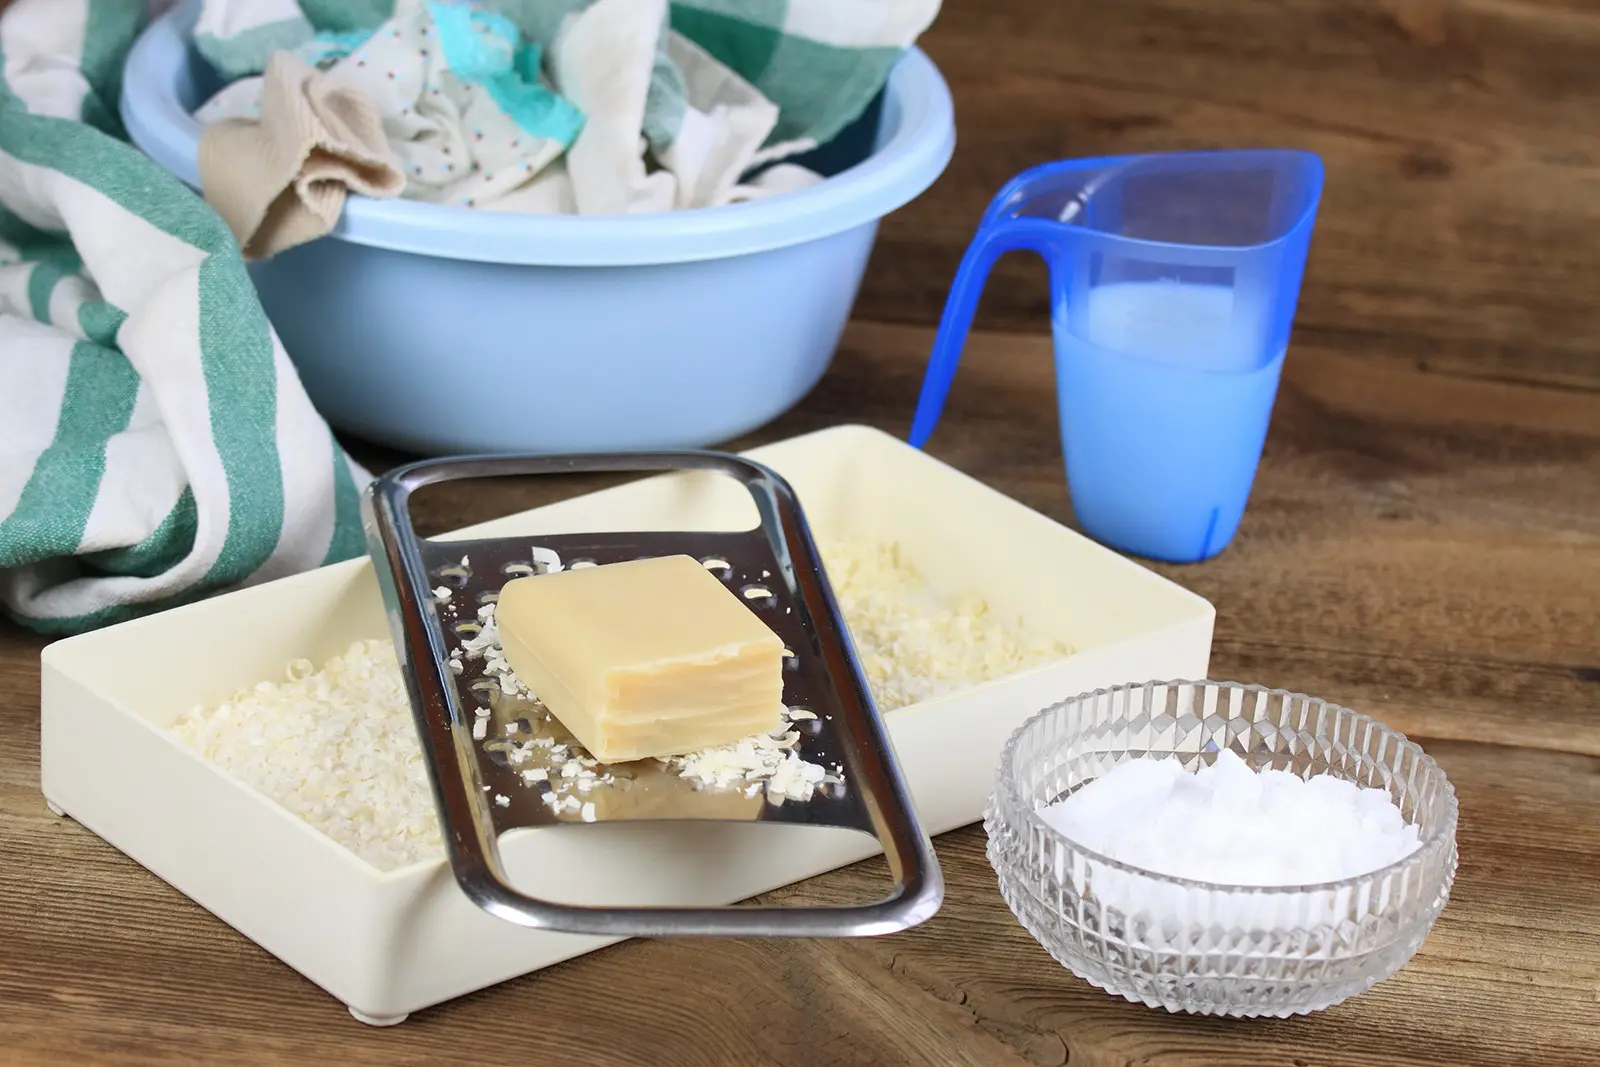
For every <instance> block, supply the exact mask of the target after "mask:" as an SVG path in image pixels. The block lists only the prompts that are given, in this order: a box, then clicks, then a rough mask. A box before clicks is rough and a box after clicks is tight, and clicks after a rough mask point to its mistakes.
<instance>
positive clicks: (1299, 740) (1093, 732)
mask: <svg viewBox="0 0 1600 1067" xmlns="http://www.w3.org/2000/svg"><path fill="white" fill-rule="evenodd" d="M1223 748H1231V749H1232V750H1233V751H1234V752H1236V753H1237V754H1238V755H1240V756H1241V757H1243V758H1244V760H1245V761H1246V762H1247V763H1248V764H1249V765H1250V766H1251V767H1252V768H1257V769H1259V768H1262V767H1274V768H1278V769H1280V770H1288V771H1292V772H1293V773H1295V774H1298V775H1300V776H1301V777H1308V776H1310V775H1313V774H1321V773H1328V774H1332V775H1335V776H1336V777H1339V778H1345V779H1348V780H1351V781H1354V782H1357V783H1359V784H1360V785H1363V786H1372V787H1382V788H1384V789H1387V790H1388V791H1389V793H1390V795H1391V796H1392V797H1393V798H1394V800H1395V802H1396V803H1397V804H1398V805H1399V807H1400V811H1401V814H1402V815H1403V816H1404V817H1405V819H1406V821H1407V822H1410V823H1415V824H1416V825H1417V829H1418V835H1419V837H1420V839H1421V842H1422V844H1421V847H1420V848H1419V849H1418V850H1417V851H1415V852H1413V853H1412V854H1411V855H1409V856H1407V857H1406V858H1404V859H1401V860H1398V861H1396V862H1394V863H1392V864H1390V865H1389V866H1387V867H1383V868H1380V869H1379V870H1376V871H1373V872H1371V873H1370V874H1365V875H1362V876H1360V877H1356V878H1347V879H1344V880H1342V881H1337V882H1324V883H1320V884H1317V885H1303V886H1287V887H1260V886H1228V885H1216V884H1211V883H1205V882H1195V881H1190V880H1187V879H1183V878H1175V877H1169V876H1167V875H1162V874H1156V873H1153V872H1151V871H1146V870H1142V869H1140V868H1137V867H1132V866H1129V865H1127V864H1123V863H1119V862H1117V861H1116V860H1113V859H1111V858H1109V857H1107V856H1104V855H1101V854H1100V853H1098V852H1094V851H1091V850H1089V849H1087V848H1084V847H1081V846H1079V845H1077V844H1075V843H1074V842H1072V841H1070V840H1068V839H1067V838H1066V837H1064V836H1063V835H1062V834H1060V833H1059V832H1057V831H1056V830H1055V829H1053V828H1052V827H1050V826H1048V825H1046V824H1045V822H1044V820H1043V819H1041V818H1040V817H1039V815H1038V809H1039V808H1040V807H1042V806H1044V805H1047V804H1050V803H1053V802H1055V801H1057V800H1060V799H1062V798H1063V797H1065V796H1066V795H1067V794H1069V793H1071V792H1072V791H1073V790H1075V789H1077V788H1078V787H1080V786H1082V785H1083V784H1085V783H1086V782H1088V781H1090V780H1092V779H1094V778H1097V777H1099V776H1100V775H1102V774H1104V773H1106V772H1107V771H1109V770H1110V769H1111V768H1112V767H1114V766H1116V765H1117V764H1119V763H1122V762H1124V761H1126V760H1129V759H1134V758H1137V757H1139V756H1146V755H1148V756H1154V757H1156V758H1163V757H1166V756H1169V755H1170V756H1176V757H1177V758H1178V760H1179V761H1180V762H1181V763H1182V764H1183V765H1184V767H1185V769H1187V770H1191V771H1192V770H1195V769H1197V768H1198V767H1200V766H1201V765H1203V764H1205V763H1208V762H1210V761H1212V760H1214V759H1215V758H1216V753H1217V752H1218V751H1219V750H1221V749H1223ZM984 829H985V830H986V832H987V833H988V836H989V845H988V854H989V862H990V863H991V864H992V865H993V866H994V869H995V872H996V874H997V875H998V876H999V881H1000V892H1001V895H1002V896H1003V897H1004V898H1005V901H1006V903H1007V904H1008V905H1009V906H1010V908H1011V910H1012V911H1013V912H1015V913H1016V916H1017V918H1018V919H1019V920H1021V922H1022V925H1023V926H1024V927H1026V928H1027V930H1028V932H1029V933H1030V934H1032V935H1033V936H1034V937H1035V938H1036V939H1037V940H1038V941H1039V943H1040V944H1042V945H1043V946H1044V947H1045V948H1046V949H1047V950H1048V951H1049V952H1050V954H1051V955H1052V956H1054V957H1055V958H1056V960H1057V961H1058V962H1060V963H1061V964H1062V966H1064V967H1066V968H1067V969H1068V970H1070V971H1072V972H1073V973H1074V974H1076V975H1078V976H1079V977H1081V978H1083V979H1085V980H1087V981H1089V982H1090V983H1092V984H1094V985H1096V986H1099V987H1100V988H1101V989H1104V990H1106V991H1107V992H1109V993H1115V994H1117V995H1119V996H1122V997H1126V998H1127V999H1129V1000H1133V1001H1138V1002H1142V1003H1144V1004H1148V1005H1150V1006H1151V1007H1160V1008H1166V1009H1167V1010H1169V1011H1186V1012H1196V1013H1200V1014H1206V1015H1233V1016H1258V1015H1267V1016H1289V1015H1298V1014H1302V1013H1305V1012H1310V1011H1318V1010H1321V1009H1323V1008H1327V1007H1329V1006H1331V1005H1334V1004H1337V1003H1339V1002H1340V1001H1342V1000H1344V999H1346V998H1347V997H1350V996H1353V995H1355V994H1357V993H1360V992H1363V991H1364V990H1366V989H1368V988H1370V987H1371V986H1372V985H1373V984H1375V983H1376V982H1379V981H1381V980H1382V979H1384V978H1387V977H1388V976H1389V975H1391V974H1393V973H1394V972H1395V971H1397V970H1399V969H1400V967H1401V966H1403V965H1404V964H1405V962H1406V961H1407V960H1409V959H1410V958H1411V956H1412V955H1413V954H1414V953H1415V952H1416V951H1417V948H1418V947H1419V946H1420V945H1421V944H1422V940H1423V938H1424V937H1426V936H1427V933H1428V930H1429V928H1430V927H1431V926H1432V925H1433V921H1434V920H1435V919H1436V918H1438V916H1439V912H1440V911H1441V910H1442V909H1443V908H1444V905H1445V901H1446V900H1447V899H1448V897H1449V894H1450V885H1451V882H1452V881H1453V880H1454V877H1455V870H1456V840H1455V836H1456V797H1455V791H1454V790H1453V789H1452V788H1451V786H1450V783H1449V781H1448V780H1447V779H1446V778H1445V775H1444V772H1443V771H1442V770H1440V769H1439V765H1438V764H1436V763H1435V762H1434V761H1433V760H1432V759H1431V758H1430V757H1429V756H1427V755H1426V754H1425V753H1424V752H1423V751H1422V749H1421V748H1419V747H1418V746H1417V745H1416V744H1414V743H1413V742H1411V741H1408V740H1407V739H1406V737H1405V736H1404V735H1403V734H1400V733H1398V732H1396V731H1395V730H1391V729H1390V728H1389V727H1387V726H1384V725H1383V724H1382V723H1380V722H1378V721H1376V720H1375V719H1372V718H1371V717H1369V716H1366V715H1362V714H1359V713H1357V712H1354V711H1351V710H1349V709H1348V708H1342V707H1339V706H1338V705H1336V704H1330V703H1328V702H1327V701H1324V700H1319V699H1317V698H1316V697H1309V696H1305V695H1303V694H1300V693H1289V692H1286V691H1284V690H1281V689H1266V688H1263V687H1261V686H1250V685H1239V684H1237V683H1232V682H1190V681H1170V682H1149V683H1143V684H1130V685H1122V686H1117V687H1115V688H1111V689H1099V690H1095V691H1094V692H1092V693H1085V694H1083V695H1081V696H1078V697H1074V698H1073V699H1071V700H1068V701H1065V702H1063V703H1060V704H1057V705H1055V706H1053V707H1050V708H1046V709H1045V710H1044V711H1042V712H1040V713H1039V714H1037V715H1035V716H1034V717H1033V718H1032V719H1030V720H1028V722H1027V723H1025V724H1024V725H1023V726H1022V727H1021V728H1020V729H1019V730H1018V731H1017V732H1016V733H1015V734H1013V735H1012V737H1011V740H1010V742H1009V743H1008V744H1007V745H1006V748H1005V751H1004V753H1003V754H1002V755H1001V760H1000V768H999V772H998V775H997V779H996V783H995V793H994V796H993V798H992V799H991V801H990V804H989V809H988V812H987V814H986V817H985V820H984ZM1305 832H1306V833H1308V834H1315V833H1316V832H1317V827H1315V826H1312V825H1308V826H1307V827H1306V828H1305Z"/></svg>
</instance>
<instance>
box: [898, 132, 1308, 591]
mask: <svg viewBox="0 0 1600 1067" xmlns="http://www.w3.org/2000/svg"><path fill="white" fill-rule="evenodd" d="M1321 194H1322V162H1321V160H1319V159H1318V158H1317V157H1316V156H1314V155H1311V154H1310V153H1307V152H1293V151H1240V152H1193V153H1177V154H1171V155H1150V156H1122V157H1110V158H1104V159H1085V160H1066V161H1063V162H1059V163H1047V164H1045V165H1043V166H1039V167H1035V168H1033V169H1032V170H1028V171H1025V172H1023V173H1022V174H1019V175H1018V176H1017V177H1015V178H1013V179H1012V180H1011V182H1010V183H1009V184H1007V185H1006V187H1005V188H1004V189H1002V190H1001V191H1000V193H999V195H998V196H996V197H995V198H994V201H993V202H992V203H991V204H990V205H989V210H988V211H987V212H986V213H985V214H984V217H983V221H982V222H981V223H980V224H979V226H978V233H977V236H976V237H974V238H973V241H972V245H971V246H970V247H969V248H968V249H967V253H966V256H965V258H964V259H963V260H962V262H961V268H960V270H959V271H958V272H957V274H956V280H955V284H954V286H953V287H952V288H951V290H950V297H949V300H948V302H947V303H946V304H945V309H944V317H943V319H942V321H941V322H940V324H939V334H938V337H937V339H936V340H935V341H934V345H933V355H932V358H931V360H930V362H929V365H928V373H927V377H926V378H925V379H924V381H923V385H922V396H921V399H920V400H919V401H918V403H917V413H916V416H915V418H914V419H913V422H912V428H911V443H912V444H913V445H915V446H917V447H919V448H920V447H921V446H922V445H923V443H924V442H926V441H927V439H928V436H929V435H930V434H931V433H933V428H934V425H935V424H936V423H937V422H938V421H939V414H940V412H941V411H942V410H943V408H944V401H945V397H946V396H947V395H948V394H949V392H950V381H951V379H952V378H953V377H954V376H955V371H956V362H957V360H959V359H960V356H961V348H962V346H963V344H965V342H966V338H967V332H968V330H969V329H970V328H971V326H972V314H973V311H974V310H975V309H976V307H977V304H978V296H979V294H980V291H981V290H982V288H983V283H984V279H985V278H986V277H987V275H988V273H989V268H990V267H991V266H992V265H993V263H994V261H995V260H996V259H997V258H998V257H999V256H1000V255H1001V254H1003V253H1005V252H1009V251H1012V250H1014V249H1029V250H1032V251H1034V252H1037V253H1039V254H1040V255H1041V256H1043V257H1044V259H1045V261H1046V262H1047V263H1048V265H1049V268H1050V289H1051V309H1052V318H1053V326H1054V332H1055V352H1056V391H1057V393H1058V395H1059V400H1060V410H1061V442H1062V451H1063V452H1064V454H1065V458H1066V468H1067V486H1068V491H1069V492H1070V493H1071V496H1072V505H1073V510H1074V511H1075V512H1076V513H1077V516H1078V522H1079V524H1080V525H1081V526H1082V527H1083V529H1084V531H1085V532H1086V533H1088V534H1089V535H1090V536H1091V537H1094V538H1095V539H1096V540H1098V541H1102V542H1104V543H1106V544H1108V545H1111V546H1112V547H1115V548H1120V549H1123V550H1125V551H1128V552H1132V553H1135V554H1137V555H1141V556H1148V557H1151V558H1154V559H1161V560H1169V561H1172V562H1176V563H1188V562H1194V561H1197V560H1202V559H1208V558H1210V557H1212V556H1214V555H1216V554H1217V553H1218V552H1221V551H1222V549H1223V548H1224V547H1226V546H1227V544H1228V542H1229V541H1230V540H1232V539H1233V535H1234V532H1235V531H1236V530H1237V529H1238V527H1239V520H1240V518H1241V517H1242V516H1243V515H1244V507H1245V501H1246V500H1247V499H1248V498H1249V496H1250V485H1251V482H1253V481H1254V479H1255V472H1256V465H1257V463H1258V462H1259V461H1260V458H1261V445H1262V442H1263V441H1264V440H1265V439H1266V434H1267V422H1268V420H1269V418H1270V417H1271V414H1272V403H1273V399H1274V397H1275V396H1276V394H1277V390H1278V374H1279V371H1281V370H1282V368H1283V357H1284V352H1285V350H1286V348H1287V346H1288V343H1289V327H1290V323H1291V322H1292V321H1293V319H1294V311H1295V303H1296V301H1297V300H1298V298H1299V293H1300V276H1301V274H1302V273H1303V272H1304V269H1305V261H1306V248H1307V246H1308V245H1309V244H1310V241H1311V228H1312V224H1313V222H1314V221H1315V219H1316V213H1317V202H1318V200H1319V198H1320V197H1321Z"/></svg>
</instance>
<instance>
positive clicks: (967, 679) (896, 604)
mask: <svg viewBox="0 0 1600 1067" xmlns="http://www.w3.org/2000/svg"><path fill="white" fill-rule="evenodd" d="M822 557H823V562H824V564H825V565H826V566H827V568H828V578H829V579H830V581H831V582H832V583H833V590H834V594H835V596H836V597H837V598H838V601H839V609H840V610H841V611H842V612H843V613H844V617H845V622H846V623H847V624H848V625H849V627H850V636H851V638H852V639H853V640H854V641H855V646H856V653H857V655H858V656H859V657H860V659H861V666H862V668H863V669H864V670H865V671H866V674H867V683H868V684H869V685H870V686H871V688H872V696H873V699H874V700H876V701H877V703H878V709H879V710H880V711H895V710H897V709H899V708H903V707H907V706H909V705H911V704H917V703H920V702H922V701H924V700H931V699H933V698H934V697H938V696H943V695H944V694H946V693H950V692H953V691H955V690H958V689H965V688H967V687H969V686H973V685H977V684H979V683H980V682H987V681H990V680H992V679H995V678H1004V677H1006V676H1008V675H1012V674H1016V673H1017V672H1018V671H1023V670H1027V669H1028V668H1030V667H1036V666H1039V665H1040V664H1043V663H1049V662H1050V661H1052V660H1057V659H1063V658H1065V657H1067V656H1070V655H1071V654H1072V649H1071V648H1069V647H1068V646H1067V645H1065V644H1063V643H1062V642H1060V641H1050V640H1039V639H1034V638H1030V637H1028V636H1027V635H1026V634H1025V633H1024V632H1023V631H1022V628H1021V626H1020V624H1019V625H1016V626H1011V625H1007V624H1006V623H1005V622H1004V621H1002V620H1001V619H999V618H997V617H996V616H995V614H994V613H993V612H992V611H990V610H989V605H988V603H987V602H985V601H984V599H983V598H982V597H981V596H978V595H976V594H967V595H965V596H962V597H959V598H957V599H955V600H953V601H951V600H946V599H944V598H942V597H940V596H939V595H938V594H937V593H935V592H934V590H933V589H932V587H931V586H929V585H928V583H927V582H926V581H925V580H924V579H923V577H922V575H921V574H920V573H919V572H918V571H917V569H916V568H915V567H914V566H912V564H911V563H910V562H909V561H907V560H906V559H905V558H904V556H903V555H902V554H901V551H900V546H899V544H897V543H895V542H890V543H888V544H875V543H865V542H857V541H849V540H840V541H836V542H831V543H828V544H825V545H823V546H822Z"/></svg>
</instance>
